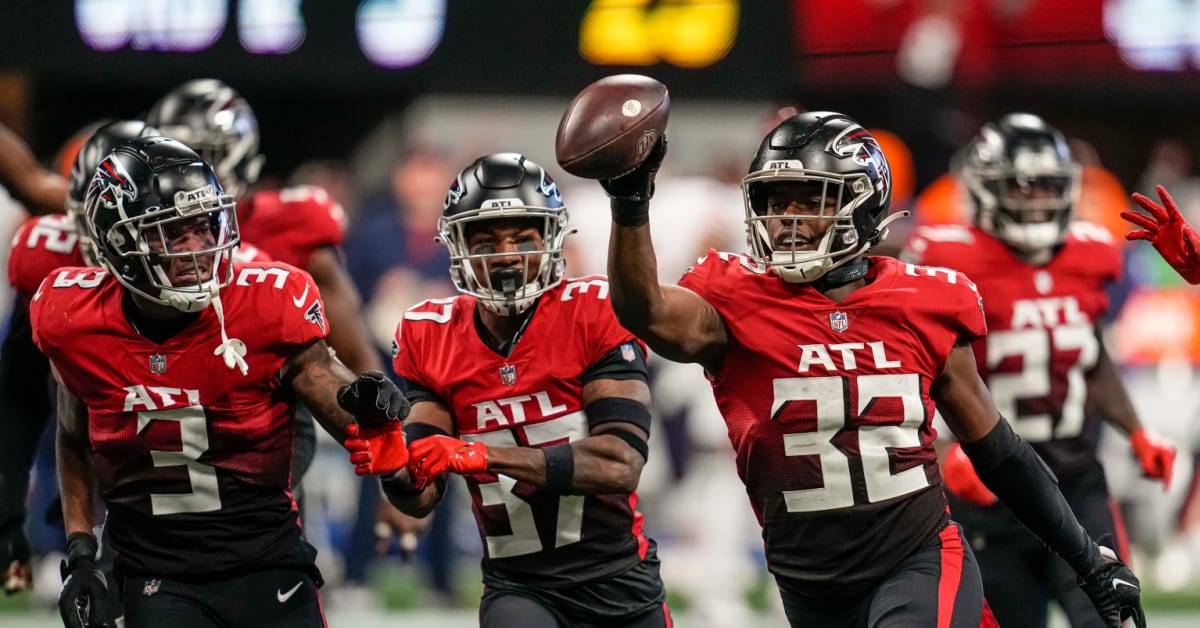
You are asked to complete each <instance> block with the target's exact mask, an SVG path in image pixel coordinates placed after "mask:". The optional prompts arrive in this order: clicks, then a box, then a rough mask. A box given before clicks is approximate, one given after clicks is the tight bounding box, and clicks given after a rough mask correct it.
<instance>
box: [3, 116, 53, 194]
mask: <svg viewBox="0 0 1200 628" xmlns="http://www.w3.org/2000/svg"><path fill="white" fill-rule="evenodd" d="M0 184H3V185H4V187H5V188H7V189H8V190H9V191H10V192H11V193H12V195H13V197H14V198H16V199H17V200H18V201H21V203H22V204H24V205H25V207H26V209H28V210H29V211H31V212H33V213H35V214H51V213H61V212H62V211H63V209H64V205H65V203H66V200H67V183H66V181H64V180H63V178H62V177H60V176H58V175H57V174H54V173H52V172H49V171H47V170H45V169H44V168H42V166H41V164H39V163H38V162H37V159H36V158H35V157H34V156H33V152H32V151H30V150H29V146H28V145H27V144H26V143H25V142H24V141H23V140H22V139H21V138H20V137H17V135H16V134H15V133H13V132H12V131H11V130H9V129H7V128H5V127H4V126H0Z"/></svg>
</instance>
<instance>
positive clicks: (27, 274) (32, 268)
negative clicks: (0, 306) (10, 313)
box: [8, 214, 86, 307]
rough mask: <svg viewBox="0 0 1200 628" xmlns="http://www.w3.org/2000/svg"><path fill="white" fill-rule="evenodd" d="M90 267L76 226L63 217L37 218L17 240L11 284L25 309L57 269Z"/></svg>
mask: <svg viewBox="0 0 1200 628" xmlns="http://www.w3.org/2000/svg"><path fill="white" fill-rule="evenodd" d="M64 266H86V263H85V262H84V260H83V253H81V252H80V251H79V234H78V233H77V232H76V230H75V222H74V221H73V220H71V218H69V217H68V216H64V215H62V214H51V215H47V216H34V217H33V218H30V219H29V220H26V221H25V223H24V224H22V225H21V228H20V229H18V230H17V234H16V235H15V236H13V240H12V249H11V250H10V251H9V253H8V282H9V283H10V284H12V286H13V288H15V289H16V291H17V296H18V297H19V298H20V299H21V303H22V304H24V305H25V307H29V300H30V299H32V298H33V293H35V292H37V289H38V286H40V285H41V284H42V280H43V279H45V278H46V276H47V275H49V274H50V271H53V270H54V269H56V268H62V267H64Z"/></svg>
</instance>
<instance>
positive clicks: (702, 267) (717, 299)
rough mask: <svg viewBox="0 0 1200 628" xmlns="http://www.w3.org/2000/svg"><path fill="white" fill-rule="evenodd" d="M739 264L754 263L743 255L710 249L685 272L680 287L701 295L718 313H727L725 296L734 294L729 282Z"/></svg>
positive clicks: (750, 264)
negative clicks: (735, 266)
mask: <svg viewBox="0 0 1200 628" xmlns="http://www.w3.org/2000/svg"><path fill="white" fill-rule="evenodd" d="M737 263H741V264H743V265H747V266H748V267H749V266H752V265H753V262H751V261H750V260H748V259H747V258H746V257H745V256H743V255H739V254H737V253H724V252H721V251H717V250H716V249H709V250H708V253H705V254H704V257H701V258H700V259H698V260H696V263H695V264H692V266H691V267H690V268H688V269H687V270H686V271H684V273H683V277H682V278H680V279H679V285H680V286H682V287H684V288H687V289H688V290H691V291H692V292H695V293H696V294H698V295H700V298H702V299H704V300H705V301H707V302H708V303H709V304H710V305H712V306H713V307H715V308H717V311H719V312H725V308H724V307H722V306H723V305H725V295H729V294H732V292H733V291H732V290H730V289H729V287H730V286H728V285H727V282H728V278H729V276H730V272H731V271H732V270H733V269H732V267H733V266H734V265H735V264H737Z"/></svg>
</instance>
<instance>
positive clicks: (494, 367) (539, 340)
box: [346, 153, 671, 628]
mask: <svg viewBox="0 0 1200 628" xmlns="http://www.w3.org/2000/svg"><path fill="white" fill-rule="evenodd" d="M438 228H439V231H440V234H441V241H442V242H443V243H445V244H446V246H447V247H448V248H449V249H450V256H451V271H450V272H451V277H452V279H453V280H454V283H455V285H456V286H457V287H458V289H459V291H460V292H462V293H463V294H462V295H461V296H458V297H455V298H450V299H434V300H431V301H426V302H424V303H421V304H419V305H417V306H415V307H413V308H412V309H410V310H409V311H408V312H406V313H405V314H404V319H403V320H402V321H401V323H400V325H399V327H398V328H397V330H396V345H395V348H394V353H395V361H394V364H395V368H396V373H397V374H399V375H400V376H401V377H403V378H404V379H405V381H407V382H408V398H409V400H410V401H411V402H412V404H413V413H412V415H411V416H410V417H409V420H408V424H407V425H406V426H405V428H404V431H405V433H406V434H407V436H408V440H409V442H410V443H411V447H410V450H409V452H408V453H409V454H411V460H410V465H409V467H408V472H407V478H411V480H410V479H407V478H405V476H406V474H405V473H401V474H400V478H397V479H392V480H385V481H384V483H383V485H384V489H385V491H386V493H387V495H388V497H389V498H390V499H391V500H392V502H393V503H394V504H396V506H397V507H399V508H400V509H401V510H402V511H404V512H406V513H409V514H411V515H414V516H421V515H424V514H425V513H427V512H429V511H430V509H432V508H433V506H434V505H435V504H436V503H437V502H438V500H440V499H441V494H442V487H443V486H444V478H445V474H446V473H448V472H450V473H457V474H460V475H462V476H463V477H465V478H466V481H467V486H468V488H469V489H470V493H471V499H472V502H473V506H474V512H475V518H476V521H477V522H478V524H479V534H480V537H481V539H482V541H483V544H484V548H485V550H486V551H485V557H484V560H483V582H484V585H485V592H484V595H483V601H482V603H481V606H480V610H479V617H480V625H481V626H484V628H500V627H507V626H530V627H546V628H555V627H558V626H578V625H604V626H608V625H621V626H635V627H651V626H654V627H664V626H670V625H671V621H670V615H669V612H668V610H667V607H666V602H665V601H664V600H665V594H664V591H663V585H662V581H661V579H660V578H659V568H658V558H657V555H656V551H655V543H654V541H652V540H651V539H649V538H647V537H646V536H644V535H643V534H642V516H641V514H639V513H638V512H637V510H636V508H637V493H636V492H635V491H636V490H637V485H638V479H639V477H640V475H641V471H642V466H643V465H644V464H645V462H646V455H647V451H648V446H647V442H646V441H647V438H648V437H649V434H650V413H649V410H648V409H647V404H648V403H649V400H650V393H649V389H648V388H647V386H646V363H645V357H646V356H645V351H644V348H643V347H642V345H641V344H640V343H639V342H638V341H637V340H636V339H634V338H633V336H632V335H631V334H630V333H629V332H628V331H626V330H625V329H622V328H621V326H620V324H619V323H617V320H616V317H615V316H613V313H612V309H611V308H610V307H609V304H608V294H609V290H608V283H607V282H606V281H605V280H604V279H603V278H601V277H584V278H580V279H564V277H563V276H564V268H565V265H564V262H563V258H562V255H563V252H562V247H563V240H564V238H565V237H566V234H567V232H568V228H567V209H566V207H565V206H564V205H563V201H562V198H561V197H560V196H559V192H558V187H557V186H556V185H555V183H554V182H553V181H552V180H551V179H550V177H549V176H548V175H547V174H546V172H545V170H543V169H542V167H541V166H539V165H538V164H536V163H534V162H532V161H530V160H528V159H526V158H525V157H524V156H522V155H518V154H515V153H497V154H493V155H487V156H484V157H481V158H479V159H477V160H476V161H475V162H474V163H472V164H471V165H470V166H468V167H467V168H465V169H464V170H463V171H462V172H460V173H459V175H458V178H457V179H456V180H455V182H454V184H453V185H451V187H450V190H449V192H448V194H447V195H446V201H445V205H444V210H443V215H442V218H441V221H440V223H439V226H438ZM393 437H394V436H389V435H388V434H387V433H380V432H378V431H376V432H374V433H370V434H367V435H366V437H365V438H360V439H358V440H355V439H351V440H348V441H347V442H346V446H347V448H348V449H350V450H351V451H356V450H357V453H355V454H354V455H352V457H351V460H352V461H353V462H355V463H356V464H357V465H358V466H357V471H358V472H359V473H391V472H395V471H398V470H400V469H402V468H403V459H405V458H408V455H406V454H405V452H403V451H401V450H400V448H399V447H397V446H393V447H391V448H389V446H388V442H387V440H388V438H393ZM393 456H398V458H397V459H395V460H393V459H392V457H393ZM414 483H415V485H414Z"/></svg>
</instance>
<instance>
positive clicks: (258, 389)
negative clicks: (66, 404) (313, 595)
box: [30, 264, 327, 577]
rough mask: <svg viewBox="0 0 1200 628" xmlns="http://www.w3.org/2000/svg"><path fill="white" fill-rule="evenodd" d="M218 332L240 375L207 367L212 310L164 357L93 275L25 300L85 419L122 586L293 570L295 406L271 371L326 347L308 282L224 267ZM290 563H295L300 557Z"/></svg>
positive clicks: (59, 278)
mask: <svg viewBox="0 0 1200 628" xmlns="http://www.w3.org/2000/svg"><path fill="white" fill-rule="evenodd" d="M234 272H235V280H234V281H233V283H231V284H230V285H229V286H228V287H226V288H224V289H222V290H221V293H220V296H221V303H222V305H223V306H224V311H225V317H226V318H225V323H226V330H227V331H228V333H229V336H230V337H231V338H238V339H241V340H242V342H244V343H245V344H246V348H247V353H246V355H245V359H246V361H247V362H248V363H249V367H250V370H249V374H248V375H242V373H241V371H239V370H233V369H229V368H228V367H226V366H225V363H224V361H223V359H222V358H221V357H219V356H217V355H214V349H216V347H217V346H218V345H219V344H220V342H221V335H220V327H219V325H218V323H217V316H216V313H215V312H214V310H213V308H211V307H210V308H207V309H205V310H203V311H202V312H201V313H200V314H199V315H198V317H197V318H196V320H194V321H193V322H192V323H191V324H190V325H189V326H188V327H186V328H185V329H184V330H183V331H181V332H180V333H178V334H177V335H176V336H174V337H172V338H170V339H169V340H167V341H166V342H164V343H162V344H156V343H154V342H152V341H150V340H149V339H147V338H145V337H143V336H142V335H140V334H139V333H138V332H137V331H135V330H134V328H133V326H132V325H131V323H130V322H129V320H128V319H127V318H126V316H125V314H124V312H123V311H122V306H121V299H122V295H123V294H124V289H123V288H122V287H121V285H120V284H119V283H117V281H116V280H114V279H112V278H111V277H109V276H108V275H107V273H105V272H104V271H103V270H101V269H97V268H60V269H58V270H56V271H54V272H53V273H52V274H51V275H50V276H49V277H47V278H46V281H45V282H44V283H43V284H42V287H41V288H40V289H39V292H38V293H37V294H36V295H35V296H34V298H33V302H32V305H31V309H30V317H31V319H32V323H33V337H34V341H35V342H36V343H37V345H38V347H39V348H40V349H41V350H42V352H43V353H45V354H46V356H47V357H48V358H50V361H51V363H52V364H54V366H55V367H56V368H57V369H58V372H59V374H60V376H61V378H62V381H63V383H64V384H65V385H66V386H67V388H68V389H69V390H70V391H71V392H72V393H74V394H75V395H76V396H78V397H79V398H80V399H81V400H82V401H83V403H84V404H85V405H86V406H87V408H88V415H89V422H88V426H89V430H90V435H91V445H92V452H93V456H94V460H95V466H96V473H97V476H98V478H99V485H100V491H101V495H102V496H103V498H104V502H105V505H106V506H107V507H108V513H109V514H108V529H109V531H110V534H111V539H112V546H113V548H114V550H115V552H116V557H117V561H118V564H120V565H121V566H122V567H123V568H125V569H126V570H128V571H129V572H130V573H140V574H152V575H156V576H168V577H169V576H172V575H178V576H180V577H196V576H199V575H206V574H207V575H211V574H219V573H226V572H230V571H235V570H246V569H252V568H260V567H270V566H275V565H281V564H284V565H286V564H300V563H302V562H303V560H302V559H301V558H299V556H300V555H301V554H303V548H304V547H306V546H305V545H304V544H303V543H302V542H301V539H300V526H299V521H298V519H297V511H296V507H295V503H294V502H293V501H292V496H291V493H290V491H289V475H290V469H291V452H292V424H293V422H294V419H293V416H294V400H293V397H292V395H291V394H289V393H288V392H287V391H285V390H283V384H282V382H281V380H280V378H279V369H280V368H281V367H282V366H283V365H284V363H285V362H286V361H287V360H288V358H290V357H291V356H292V355H294V354H295V353H296V352H298V351H299V350H300V349H302V348H303V347H305V346H306V345H308V344H309V343H311V342H313V341H315V340H317V339H319V338H323V337H324V336H325V333H326V327H327V325H326V322H325V318H324V312H323V305H322V303H321V297H320V294H319V293H318V292H317V288H316V286H315V285H314V284H313V282H312V279H311V278H310V277H309V276H308V274H307V273H305V272H304V271H302V270H300V269H297V268H294V267H291V266H287V265H284V264H247V265H244V266H243V265H235V267H234ZM298 553H299V554H298Z"/></svg>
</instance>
